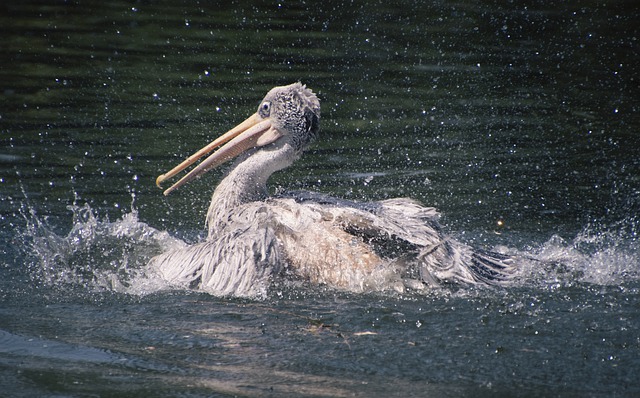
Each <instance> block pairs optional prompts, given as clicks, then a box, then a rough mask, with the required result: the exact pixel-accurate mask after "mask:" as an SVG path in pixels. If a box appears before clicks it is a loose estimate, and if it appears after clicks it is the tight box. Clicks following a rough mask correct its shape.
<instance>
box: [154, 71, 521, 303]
mask: <svg viewBox="0 0 640 398" xmlns="http://www.w3.org/2000/svg"><path fill="white" fill-rule="evenodd" d="M319 120H320V103H319V101H318V99H317V97H316V96H315V94H313V92H311V90H309V89H307V88H306V87H305V86H303V85H302V84H300V83H295V84H292V85H289V86H284V87H276V88H274V89H272V90H271V91H270V92H269V93H268V94H267V96H266V97H265V99H264V100H263V101H262V102H261V104H260V106H259V108H258V112H257V113H256V114H255V115H253V116H251V117H250V118H249V119H247V121H245V122H243V123H242V124H241V125H239V126H238V127H237V128H235V129H233V130H231V131H230V132H229V133H227V134H225V135H223V136H222V137H221V138H220V139H218V140H216V141H214V142H213V143H212V144H210V145H209V146H208V147H206V148H204V149H203V150H201V151H200V152H198V153H197V154H196V155H194V156H192V157H191V158H189V159H188V160H187V161H185V162H184V163H183V164H181V165H180V166H178V167H176V168H175V169H174V170H172V171H171V172H169V173H167V174H166V175H162V176H160V177H158V183H161V182H162V181H164V180H165V179H167V178H169V177H171V176H173V175H175V174H176V173H177V172H179V171H181V170H183V169H184V168H185V167H187V166H188V165H189V164H191V163H193V162H194V161H195V160H196V158H197V157H201V156H202V155H204V153H206V152H209V151H211V150H212V149H213V148H214V147H216V146H219V145H221V144H224V143H225V142H228V143H227V144H226V145H224V146H223V147H222V148H220V149H219V150H218V151H217V152H215V153H214V154H213V155H211V156H210V157H209V158H208V159H206V160H205V161H203V162H202V163H201V164H200V165H199V166H197V167H196V168H195V169H194V170H192V171H191V172H190V173H189V174H187V176H185V177H184V178H183V179H182V180H180V181H179V182H178V183H177V184H175V185H174V186H173V187H171V188H169V189H168V190H167V191H166V193H168V192H171V191H172V190H173V189H175V188H177V187H179V186H181V185H182V184H184V183H186V182H188V181H189V180H191V179H193V178H195V177H198V176H199V175H201V174H203V173H204V172H206V171H207V170H209V169H211V168H213V167H216V166H218V165H219V164H221V163H223V162H224V161H226V160H228V159H230V158H231V157H236V156H239V157H238V159H237V160H236V161H235V163H234V165H233V166H232V167H231V169H230V171H229V172H228V174H227V176H226V177H225V178H224V179H223V180H222V181H221V182H220V183H219V185H218V187H217V188H216V190H215V192H214V194H213V197H212V201H211V205H210V207H209V212H208V214H207V224H208V228H209V234H208V237H207V239H206V241H204V242H201V243H198V244H195V245H193V246H190V247H187V248H182V249H176V250H174V251H169V252H167V253H164V254H162V255H160V256H157V257H155V258H154V259H153V260H152V262H151V267H152V268H153V269H155V270H156V271H157V272H158V273H159V274H160V275H162V277H163V278H165V279H166V280H168V281H170V282H172V283H176V284H179V285H183V286H190V287H193V288H199V289H203V290H206V291H208V292H211V293H212V294H216V295H235V296H256V295H264V294H266V292H267V289H268V286H269V284H270V283H271V281H272V279H273V278H279V277H288V278H295V279H301V280H305V281H309V282H311V283H314V284H325V285H328V286H331V287H334V288H338V289H345V290H349V291H354V292H363V291H377V290H387V289H394V290H399V291H402V290H404V289H405V288H411V289H423V288H427V287H429V286H434V285H440V284H443V283H464V284H478V283H481V284H489V285H490V284H504V283H506V282H508V281H509V280H510V279H511V277H512V275H513V274H514V272H515V266H514V260H513V259H511V258H509V257H507V256H504V255H501V254H498V253H493V252H483V251H479V250H474V249H472V248H471V247H469V246H467V245H465V244H462V243H460V242H458V241H456V240H454V239H452V238H450V237H448V236H447V235H445V234H444V233H443V232H442V229H441V227H440V225H439V224H438V213H437V211H436V210H435V209H434V208H431V207H423V206H421V205H420V204H419V203H417V202H415V201H413V200H410V199H391V200H385V201H380V202H372V203H356V202H351V201H346V200H340V199H336V198H332V197H329V196H326V195H322V194H315V193H309V192H296V193H292V194H290V195H287V196H284V195H283V196H279V197H267V196H266V192H267V191H266V182H267V179H268V178H269V176H271V174H272V173H274V172H275V171H277V170H280V169H283V168H285V167H288V166H289V165H291V163H293V162H294V161H295V160H296V159H297V158H298V157H299V156H300V155H301V153H302V151H303V150H304V149H305V148H306V147H307V146H308V145H309V143H310V142H311V141H312V140H313V139H314V138H315V137H316V135H317V133H318V130H319Z"/></svg>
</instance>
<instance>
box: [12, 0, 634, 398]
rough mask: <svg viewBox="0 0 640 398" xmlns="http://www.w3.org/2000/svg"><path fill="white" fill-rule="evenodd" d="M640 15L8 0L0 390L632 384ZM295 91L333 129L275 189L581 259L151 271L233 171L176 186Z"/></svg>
mask: <svg viewBox="0 0 640 398" xmlns="http://www.w3.org/2000/svg"><path fill="white" fill-rule="evenodd" d="M639 17H640V15H639V12H638V9H637V6H636V5H635V4H634V3H633V2H624V1H614V2H609V3H607V4H606V5H602V4H600V3H597V2H584V3H583V4H580V5H574V4H569V5H567V4H564V3H557V4H551V3H550V4H543V3H536V2H511V3H508V4H506V3H505V4H503V3H502V2H495V3H493V2H481V3H474V2H458V3H448V2H428V3H411V2H400V3H398V4H397V5H393V6H391V5H385V4H382V2H379V3H366V2H351V3H345V4H343V3H342V2H332V1H325V2H322V3H321V4H316V3H314V4H311V3H306V4H305V3H303V2H296V3H289V2H280V4H278V3H277V2H274V3H269V2H260V3H256V4H245V3H232V4H231V5H228V6H220V5H215V4H209V3H196V2H193V3H192V2H108V3H107V2H83V1H78V2H44V1H43V2H37V1H34V2H31V1H25V2H20V3H15V4H14V3H12V4H4V5H2V6H0V34H1V35H2V43H1V44H0V82H1V84H2V86H1V87H0V88H1V92H0V143H1V145H0V225H1V231H0V253H2V256H1V258H0V386H2V388H1V389H0V390H1V391H2V392H0V395H2V394H6V395H7V396H90V395H94V396H122V395H129V396H137V395H139V396H216V395H218V396H226V395H240V396H265V395H266V396H269V395H274V396H283V395H290V396H351V395H356V396H371V395H378V396H495V395H505V396H549V395H560V396H581V397H582V396H607V397H608V396H635V395H637V394H638V393H640V383H639V382H638V378H637V374H638V373H639V372H640V360H639V359H638V358H640V337H639V336H640V314H639V309H640V301H639V298H638V297H640V295H639V294H638V293H639V289H640V284H639V282H638V280H639V278H638V276H639V272H640V245H639V244H638V227H639V221H638V218H637V214H638V211H639V210H640V178H639V177H638V176H640V149H638V148H640V138H638V137H639V135H638V134H639V133H640V132H639V129H640V117H639V116H638V111H639V106H640V105H639V102H638V98H640V89H639V84H638V82H639V81H640V73H639V70H638V68H637V65H638V62H639V61H640V56H639V48H640V47H639V40H640V32H639V29H638V20H640V18H639ZM294 81H302V82H303V83H305V84H307V85H308V86H309V87H311V88H313V89H314V91H316V92H317V93H318V95H319V97H320V99H321V101H322V122H321V128H322V131H321V136H320V139H319V140H318V141H317V143H315V144H314V146H313V147H312V148H311V149H310V150H309V152H308V153H307V154H306V155H305V156H304V157H303V158H302V159H301V160H300V161H299V162H298V163H296V164H295V165H294V166H293V167H291V168H289V169H288V170H285V171H283V172H281V173H279V174H277V175H275V176H274V178H273V179H272V186H273V189H274V190H275V189H276V187H281V188H285V189H308V190H313V191H319V192H324V193H328V194H331V195H334V196H338V197H345V198H349V199H353V200H362V201H367V200H376V199H383V198H390V197H399V196H410V197H413V198H416V199H418V200H420V201H421V202H423V203H424V204H426V205H430V206H435V207H438V208H439V209H440V210H441V211H442V213H443V222H444V224H446V226H447V229H448V230H449V231H450V232H451V233H452V234H453V235H455V236H456V237H458V238H459V239H461V240H464V241H467V242H470V243H472V244H474V245H476V246H480V247H486V248H491V247H494V246H496V245H500V246H503V247H507V248H508V249H509V250H511V251H516V252H521V253H527V254H530V255H535V256H538V257H540V258H544V259H548V260H557V261H558V262H561V263H562V264H563V266H562V267H559V268H556V269H540V270H526V276H527V278H526V281H524V282H523V283H522V284H520V285H518V286H514V287H512V288H506V289H500V290H493V289H492V290H486V289H471V288H463V289H444V288H443V289H439V290H434V291H433V292H431V293H429V294H427V295H425V296H413V295H404V296H398V295H391V294H388V295H354V294H348V293H342V292H334V291H330V290H327V289H323V288H321V287H313V286H295V285H294V286H291V285H286V284H285V285H283V286H275V287H274V289H273V290H272V292H271V293H270V296H269V297H268V298H267V299H265V300H260V301H258V300H253V301H252V300H239V299H233V298H218V297H212V296H209V295H206V294H202V293H198V292H193V291H167V290H166V289H164V288H163V286H161V285H159V284H158V282H157V281H153V280H150V279H145V278H144V277H141V276H140V274H139V271H140V270H141V269H143V268H144V265H145V264H146V261H148V259H149V258H150V257H151V256H152V255H154V254H157V253H158V252H159V251H161V247H162V246H163V245H164V244H166V243H167V242H169V241H171V239H172V238H170V236H174V237H177V238H180V239H183V240H185V241H187V242H194V241H197V240H199V239H202V238H203V236H204V214H205V212H206V210H207V206H208V201H209V199H210V194H211V192H212V189H213V186H214V185H215V183H216V181H217V176H216V175H214V174H211V175H210V176H208V177H207V178H202V179H200V180H198V181H197V182H194V183H192V184H190V185H189V186H187V187H186V189H184V190H183V191H182V192H180V193H179V194H178V195H172V196H170V197H168V198H166V197H163V196H162V194H161V192H160V190H158V189H157V188H156V187H155V184H154V181H155V177H156V176H157V175H158V174H160V173H162V172H164V171H166V170H168V169H169V168H170V167H172V166H174V165H175V164H176V163H178V162H179V161H181V160H182V159H183V158H184V157H186V156H188V155H189V154H191V153H192V152H193V151H194V150H195V149H197V148H200V147H201V146H202V145H204V144H205V143H207V142H209V141H210V140H211V139H212V138H213V137H215V136H217V135H218V134H219V133H221V132H223V131H226V130H227V129H228V128H229V127H231V126H233V125H235V124H236V123H237V122H239V121H241V120H243V119H244V118H245V117H246V116H248V115H249V114H251V113H252V112H254V111H255V106H256V104H257V103H258V102H259V100H260V99H261V98H262V97H263V96H264V94H265V93H266V92H267V91H268V90H269V89H270V88H271V87H273V86H276V85H282V84H288V83H291V82H294ZM498 222H500V223H501V224H500V225H499V224H498ZM167 233H168V234H169V235H167Z"/></svg>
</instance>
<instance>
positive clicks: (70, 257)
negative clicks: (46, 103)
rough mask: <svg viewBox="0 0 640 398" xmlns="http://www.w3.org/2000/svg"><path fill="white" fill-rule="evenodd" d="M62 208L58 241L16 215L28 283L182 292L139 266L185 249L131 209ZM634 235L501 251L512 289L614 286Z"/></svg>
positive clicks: (620, 232)
mask: <svg viewBox="0 0 640 398" xmlns="http://www.w3.org/2000/svg"><path fill="white" fill-rule="evenodd" d="M69 210H70V211H71V212H72V214H73V220H72V227H71V230H70V231H69V232H68V233H67V234H66V235H60V234H57V233H56V232H55V231H54V229H53V228H52V227H51V226H50V225H49V224H48V223H47V222H46V220H43V219H42V218H41V217H39V216H38V215H37V213H36V211H35V210H34V209H29V210H28V211H26V212H25V214H24V217H25V220H26V228H25V230H24V231H23V233H22V239H23V241H24V243H23V247H24V248H25V251H26V255H27V257H28V258H30V259H31V260H32V261H31V262H30V264H29V270H30V273H31V277H32V279H33V281H34V282H35V283H36V284H39V285H43V286H48V287H56V288H64V287H68V288H78V287H83V288H84V289H88V290H89V291H92V292H96V291H98V292H99V291H114V292H120V293H125V294H134V295H146V294H150V293H154V292H157V291H159V290H166V289H175V288H186V287H181V286H175V285H170V284H169V283H168V282H166V281H164V280H163V279H162V278H161V277H159V276H158V275H157V274H156V273H155V272H154V271H153V270H150V269H148V267H147V264H148V263H149V260H150V259H151V258H152V257H153V256H155V255H157V254H160V253H162V252H163V251H166V250H167V249H179V248H183V247H185V246H186V243H185V242H183V241H182V240H180V239H177V238H174V237H171V236H170V235H169V234H168V233H167V232H166V231H159V230H157V229H155V228H153V227H151V226H149V225H148V224H146V223H144V222H141V221H139V219H138V212H137V210H136V209H135V208H133V206H132V209H131V212H129V213H127V214H125V215H124V216H123V217H122V218H121V219H118V220H116V221H113V222H112V221H109V220H108V219H100V218H99V217H98V216H97V215H96V214H95V211H94V210H93V209H91V207H90V206H89V205H88V204H85V205H84V206H75V205H74V206H69ZM637 229H638V223H636V222H635V220H625V221H623V222H619V223H616V224H614V225H613V226H609V227H608V228H604V227H597V226H589V227H586V228H584V229H583V231H582V232H580V233H579V234H578V235H577V236H576V237H575V238H574V239H573V240H572V241H567V240H565V239H563V238H561V237H560V236H557V235H555V236H553V237H552V238H551V239H549V240H548V241H547V242H545V243H544V244H542V245H539V246H537V247H532V248H530V249H529V250H526V252H523V251H518V250H515V249H502V250H501V251H503V252H507V253H509V254H514V255H516V256H518V257H521V258H524V259H525V260H524V261H523V264H522V271H521V274H520V278H519V281H520V282H519V283H518V284H519V285H524V286H531V287H536V286H537V287H540V288H548V287H551V288H553V287H562V286H571V285H573V284H576V283H578V284H582V283H586V284H596V285H615V284H621V283H623V282H626V281H631V280H638V279H640V244H639V242H638V233H637Z"/></svg>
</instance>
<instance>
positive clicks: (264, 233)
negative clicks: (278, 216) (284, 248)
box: [150, 208, 281, 297]
mask: <svg viewBox="0 0 640 398" xmlns="http://www.w3.org/2000/svg"><path fill="white" fill-rule="evenodd" d="M243 210H244V214H242V217H243V219H248V218H245V216H246V215H247V213H252V212H255V209H253V208H245V209H243ZM241 213H242V212H241ZM264 218H265V215H264V214H262V216H260V215H256V217H254V218H253V219H252V221H251V222H250V223H244V222H242V223H240V222H237V220H230V222H229V227H228V228H226V229H224V230H222V231H220V232H218V233H216V234H215V235H214V236H210V237H209V238H208V239H207V240H206V241H204V242H200V243H197V244H194V245H192V246H189V247H186V248H181V249H176V250H172V251H169V252H167V253H163V254H161V255H159V256H156V257H154V258H153V259H152V260H151V263H150V266H151V267H153V269H154V270H155V271H156V272H158V273H159V274H160V276H161V277H162V278H163V279H165V280H167V281H169V282H170V283H173V284H176V285H178V286H181V287H190V288H198V289H202V290H204V291H207V292H209V293H211V294H214V295H217V296H227V295H233V296H244V297H263V296H265V295H266V292H267V288H268V285H269V283H270V281H271V276H272V275H273V274H275V273H277V272H278V271H279V267H280V264H281V261H280V258H279V252H278V247H277V240H276V236H275V233H274V231H273V229H272V228H271V227H270V224H268V223H266V222H265V220H264Z"/></svg>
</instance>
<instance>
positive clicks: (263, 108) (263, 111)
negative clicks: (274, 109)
mask: <svg viewBox="0 0 640 398" xmlns="http://www.w3.org/2000/svg"><path fill="white" fill-rule="evenodd" d="M270 113H271V102H269V101H265V102H263V103H262V104H261V105H260V116H262V117H267V116H269V114H270Z"/></svg>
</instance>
